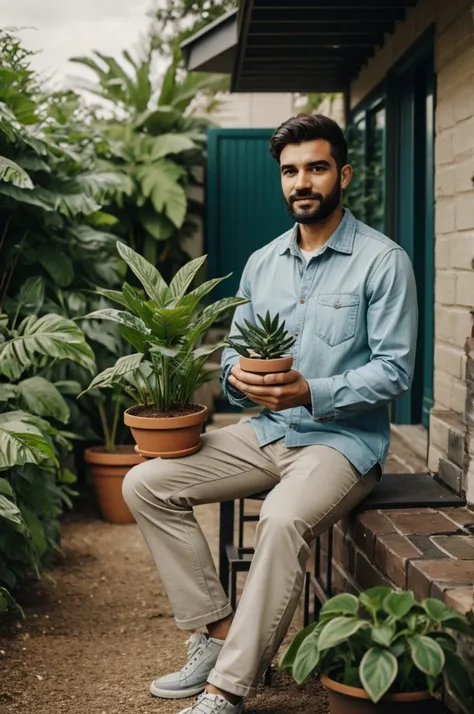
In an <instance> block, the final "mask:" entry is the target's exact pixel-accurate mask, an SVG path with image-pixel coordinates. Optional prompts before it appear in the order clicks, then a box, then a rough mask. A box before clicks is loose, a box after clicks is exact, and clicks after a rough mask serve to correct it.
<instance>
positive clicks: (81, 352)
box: [0, 315, 95, 380]
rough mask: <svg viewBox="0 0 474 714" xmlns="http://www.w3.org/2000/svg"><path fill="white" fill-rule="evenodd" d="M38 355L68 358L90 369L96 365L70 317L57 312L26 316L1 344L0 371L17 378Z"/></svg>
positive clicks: (52, 358) (91, 370)
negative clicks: (9, 337)
mask: <svg viewBox="0 0 474 714" xmlns="http://www.w3.org/2000/svg"><path fill="white" fill-rule="evenodd" d="M40 356H41V357H48V358H50V360H51V361H53V360H62V359H68V360H71V361H73V362H76V363H77V364H79V365H81V367H84V368H85V369H87V370H88V371H89V372H93V371H94V368H95V361H94V353H93V352H92V350H91V348H90V347H89V345H87V344H86V342H85V340H84V334H83V333H82V331H81V330H80V329H79V327H78V326H77V325H76V324H75V323H74V322H72V320H67V319H66V318H64V317H61V316H60V315H43V316H42V317H37V316H36V315H30V316H29V317H27V318H25V320H23V322H22V323H21V325H20V326H19V328H18V333H17V334H16V335H15V336H14V337H13V338H12V339H9V340H7V341H6V342H3V343H0V372H1V373H2V374H4V375H5V377H7V378H8V379H10V380H16V379H18V378H19V377H20V376H21V374H22V373H23V371H24V370H25V369H27V368H28V367H31V366H32V365H34V364H36V360H37V358H38V357H40Z"/></svg>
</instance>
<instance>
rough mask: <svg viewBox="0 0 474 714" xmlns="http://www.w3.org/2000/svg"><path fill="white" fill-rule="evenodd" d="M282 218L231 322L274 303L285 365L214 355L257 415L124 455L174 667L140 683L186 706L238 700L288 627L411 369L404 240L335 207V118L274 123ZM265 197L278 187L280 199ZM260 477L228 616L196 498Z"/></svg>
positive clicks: (255, 258) (130, 499)
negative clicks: (162, 597)
mask: <svg viewBox="0 0 474 714" xmlns="http://www.w3.org/2000/svg"><path fill="white" fill-rule="evenodd" d="M270 148H271V153H272V154H273V156H274V157H275V159H276V160H277V161H278V163H279V166H280V172H281V183H282V188H283V195H284V198H285V201H286V204H287V207H288V210H289V212H290V213H291V215H292V216H293V218H294V219H295V222H296V225H295V227H294V229H293V230H291V231H288V232H287V233H285V234H283V235H282V236H280V237H279V238H277V239H276V240H274V241H273V242H272V243H270V244H268V245H266V246H264V247H263V248H261V249H260V250H257V251H256V252H255V253H254V254H253V255H252V256H251V257H250V259H249V261H248V263H247V265H246V267H245V270H244V272H243V275H242V281H241V285H240V295H243V296H246V297H248V298H250V299H251V302H250V303H247V304H246V305H243V306H240V307H239V308H238V309H237V311H236V314H235V318H234V325H233V328H232V330H231V333H232V334H235V322H239V323H241V322H242V321H243V320H244V318H246V319H248V320H251V321H253V322H254V321H255V319H256V315H257V314H261V315H264V314H265V313H266V312H267V310H270V313H271V314H272V316H274V315H275V314H276V313H279V314H280V317H281V318H283V319H285V320H286V324H287V328H288V329H289V331H290V332H291V333H292V334H293V335H295V336H296V338H297V339H296V342H295V345H294V347H293V349H292V353H293V357H294V368H293V369H292V370H291V371H289V372H286V373H282V374H273V375H267V376H257V375H254V374H250V373H246V372H243V371H242V370H241V369H240V368H239V366H238V355H237V354H236V353H235V352H233V351H232V350H230V349H227V350H226V351H225V352H224V355H223V363H222V367H223V372H222V381H223V388H224V390H225V391H226V393H227V395H228V398H229V400H230V401H231V402H232V403H233V404H237V405H240V406H242V407H247V406H255V405H259V406H261V407H263V410H262V411H261V413H260V414H259V415H258V416H257V417H254V418H253V419H251V420H250V421H246V422H243V423H240V424H237V425H234V426H230V427H228V428H226V429H220V430H216V431H214V432H211V433H208V434H206V435H204V437H203V446H202V449H201V451H199V452H198V453H197V454H194V455H193V456H189V457H187V458H185V459H176V460H158V459H157V460H154V461H149V462H148V463H145V464H141V465H139V466H135V467H134V468H133V469H132V470H131V471H130V472H129V474H128V475H127V477H126V479H125V482H124V496H125V499H126V501H127V503H128V505H129V506H130V508H131V510H132V512H133V513H134V515H135V518H136V520H137V522H138V525H139V526H140V528H141V531H142V533H143V535H144V537H145V539H146V541H147V543H148V546H149V548H150V550H151V553H152V556H153V558H154V560H155V563H156V565H157V567H158V570H159V572H160V575H161V578H162V580H163V583H164V585H165V587H166V590H167V593H168V596H169V599H170V601H171V605H172V607H173V611H174V615H175V619H176V622H177V625H178V627H180V628H182V629H190V630H191V629H197V628H207V634H194V635H192V636H191V638H190V640H188V645H189V648H188V649H189V651H188V654H189V658H188V662H187V664H186V665H185V666H184V667H183V669H181V670H180V672H177V673H174V674H171V675H165V676H164V677H161V678H160V679H157V680H155V681H154V682H153V683H152V685H151V691H152V694H154V695H155V696H158V697H168V698H180V697H187V696H194V695H196V694H198V693H200V692H202V694H201V695H200V697H199V699H198V701H197V702H196V703H194V704H192V705H191V706H190V707H188V708H186V709H184V710H183V712H182V714H214V713H217V712H222V713H223V714H239V712H241V711H242V709H243V699H244V698H245V697H247V696H249V695H252V694H253V693H254V692H255V688H256V686H257V684H258V682H259V679H260V677H261V676H262V674H263V673H264V672H265V670H266V668H267V667H268V666H269V664H270V663H271V661H272V658H273V657H274V655H275V653H276V652H277V649H278V647H279V645H280V644H281V642H282V639H283V637H284V635H285V633H286V631H287V629H288V627H289V625H290V622H291V619H292V616H293V614H294V611H295V608H296V606H297V603H298V599H299V597H300V594H301V590H302V586H303V580H304V574H305V570H306V563H307V560H308V555H309V553H310V548H311V544H312V543H313V541H314V538H315V536H317V535H318V534H320V533H322V532H324V531H326V530H327V529H328V527H329V526H330V525H332V524H333V523H334V522H336V521H337V520H339V519H340V518H341V517H342V516H344V515H345V514H347V513H348V512H349V511H351V510H352V509H353V508H354V507H355V506H356V505H357V504H358V503H359V502H360V501H361V500H362V499H364V498H365V497H366V496H367V495H368V493H369V492H370V490H371V489H372V487H373V486H374V484H375V483H376V481H377V479H378V478H380V474H381V467H382V465H383V462H384V460H385V458H386V455H387V451H388V446H389V438H390V426H389V416H388V405H389V403H390V401H391V400H392V399H394V398H395V397H397V396H399V395H400V394H402V393H403V392H405V391H406V390H407V389H408V388H409V387H410V383H411V379H412V375H413V367H414V359H415V343H416V323H417V307H416V289H415V282H414V277H413V271H412V267H411V264H410V261H409V259H408V257H407V255H406V254H405V252H404V251H403V250H402V249H401V248H400V247H399V246H398V245H396V244H395V243H393V242H392V241H391V240H390V239H389V238H386V237H385V236H384V235H382V234H380V233H379V232H377V231H375V230H373V229H372V228H369V227H368V226H366V225H364V224H363V223H360V222H359V221H357V220H356V219H355V218H354V216H353V215H352V214H351V213H350V212H349V211H348V210H344V208H343V207H342V203H341V201H342V192H343V190H344V189H346V188H347V186H348V185H349V182H350V180H351V176H352V168H351V166H349V165H348V163H347V146H346V142H345V139H344V136H343V134H342V132H341V129H340V128H339V126H338V125H337V124H336V123H335V122H333V121H332V120H331V119H328V118H326V117H324V116H311V115H300V116H298V117H295V118H292V119H289V120H288V121H287V122H285V123H284V124H282V125H281V126H280V127H279V128H278V129H277V131H276V132H275V134H274V135H273V137H272V139H271V143H270ZM275 200H276V197H275ZM267 489H271V490H270V493H269V495H268V496H267V498H266V500H265V502H264V503H263V506H262V510H261V515H260V521H259V525H258V528H257V535H256V543H255V555H254V557H253V561H252V565H251V568H250V572H249V574H248V578H247V582H246V586H245V589H244V592H243V595H242V598H241V600H240V603H239V607H238V609H237V612H236V613H235V617H234V615H233V613H232V611H231V608H230V606H229V603H228V600H227V598H226V596H225V594H224V592H223V590H222V587H221V585H220V583H219V579H218V576H217V573H216V570H215V567H214V564H213V561H212V558H211V554H210V552H209V548H208V545H207V543H206V541H205V539H204V536H203V534H202V532H201V530H200V528H199V526H198V524H197V522H196V520H195V517H194V514H193V507H194V506H196V505H199V504H203V503H214V502H218V501H225V500H230V499H238V498H243V497H245V496H248V495H250V494H252V493H256V492H259V491H263V490H267Z"/></svg>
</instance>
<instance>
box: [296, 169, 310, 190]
mask: <svg viewBox="0 0 474 714" xmlns="http://www.w3.org/2000/svg"><path fill="white" fill-rule="evenodd" d="M310 188H311V177H310V175H309V174H308V172H307V171H298V174H297V176H296V182H295V191H303V190H304V189H310Z"/></svg>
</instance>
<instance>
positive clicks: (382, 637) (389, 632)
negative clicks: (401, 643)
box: [371, 623, 396, 647]
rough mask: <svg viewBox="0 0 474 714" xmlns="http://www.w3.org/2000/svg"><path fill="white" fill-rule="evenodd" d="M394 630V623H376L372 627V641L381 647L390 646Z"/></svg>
mask: <svg viewBox="0 0 474 714" xmlns="http://www.w3.org/2000/svg"><path fill="white" fill-rule="evenodd" d="M395 631H396V627H395V625H394V624H393V625H388V624H386V623H385V624H382V625H377V626H375V627H373V628H372V632H371V635H372V641H373V642H375V644H377V645H382V647H390V645H391V643H392V639H393V637H394V635H395Z"/></svg>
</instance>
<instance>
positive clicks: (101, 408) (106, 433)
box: [97, 399, 112, 451]
mask: <svg viewBox="0 0 474 714" xmlns="http://www.w3.org/2000/svg"><path fill="white" fill-rule="evenodd" d="M97 407H98V410H99V417H100V423H101V425H102V431H103V432H104V441H105V448H106V449H107V451H111V450H112V447H111V436H110V429H109V425H108V423H107V414H106V413H105V407H104V402H103V400H102V399H99V401H98V402H97Z"/></svg>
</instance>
